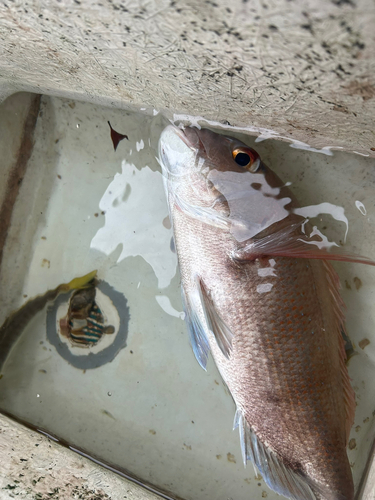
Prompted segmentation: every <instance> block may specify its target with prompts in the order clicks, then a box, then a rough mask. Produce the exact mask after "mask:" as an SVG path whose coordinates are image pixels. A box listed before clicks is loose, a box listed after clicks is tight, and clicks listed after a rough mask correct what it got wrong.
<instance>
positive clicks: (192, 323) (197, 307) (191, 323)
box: [182, 277, 233, 370]
mask: <svg viewBox="0 0 375 500" xmlns="http://www.w3.org/2000/svg"><path fill="white" fill-rule="evenodd" d="M195 283H196V287H195V289H193V290H191V291H189V292H188V293H186V292H185V290H184V287H182V303H183V307H184V311H185V321H186V325H187V327H188V331H189V337H190V341H191V345H192V347H193V351H194V354H195V357H196V358H197V361H198V363H199V364H200V365H201V367H202V368H203V369H204V370H205V369H206V366H207V358H208V353H209V351H210V344H209V340H208V334H209V332H210V331H211V332H212V334H213V335H214V337H215V340H216V342H217V345H218V346H219V348H220V350H221V352H222V353H223V355H224V356H225V357H226V358H229V355H230V351H231V348H232V338H233V334H232V332H231V330H230V329H229V328H228V326H227V325H226V323H225V322H224V321H223V320H222V318H221V317H220V315H219V314H218V312H217V311H216V309H215V305H214V303H213V301H212V299H211V297H210V294H209V292H208V291H207V290H206V287H205V285H204V283H203V281H202V280H201V279H200V278H199V277H196V280H195ZM199 311H202V312H203V315H204V318H202V317H201V316H200V315H199Z"/></svg>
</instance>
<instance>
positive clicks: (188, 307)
mask: <svg viewBox="0 0 375 500" xmlns="http://www.w3.org/2000/svg"><path fill="white" fill-rule="evenodd" d="M197 292H198V291H197ZM199 300H200V299H199V294H198V293H195V294H194V292H190V293H188V294H186V293H185V290H184V287H182V305H183V308H184V312H185V322H186V326H187V329H188V332H189V337H190V342H191V346H192V348H193V352H194V354H195V357H196V358H197V361H198V363H199V364H200V366H201V367H202V368H203V370H206V366H207V358H208V353H209V352H210V344H209V342H208V337H207V331H206V327H205V325H204V324H203V322H202V321H201V319H200V317H199V315H198V310H199V307H198V304H197V301H198V302H199Z"/></svg>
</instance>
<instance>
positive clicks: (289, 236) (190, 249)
mask: <svg viewBox="0 0 375 500" xmlns="http://www.w3.org/2000/svg"><path fill="white" fill-rule="evenodd" d="M159 152H160V160H161V164H162V167H163V174H164V181H165V187H166V193H167V198H168V203H169V209H170V216H171V220H172V224H173V231H174V238H175V246H176V251H177V255H178V259H179V266H180V272H181V283H182V296H183V302H184V309H185V312H186V323H187V326H188V330H189V334H190V339H191V342H192V346H193V350H194V353H195V356H196V358H197V360H198V362H199V363H200V365H201V366H202V367H203V368H205V367H206V363H207V356H208V353H209V351H211V352H212V355H213V358H214V360H215V363H216V365H217V367H218V369H219V371H220V373H221V375H222V377H223V380H224V381H225V383H226V384H227V386H228V388H229V391H230V393H231V395H232V397H233V399H234V401H235V404H236V407H237V411H236V416H235V427H239V433H240V440H241V449H242V454H243V459H244V462H245V463H246V461H247V460H251V461H252V462H253V464H254V465H255V466H256V468H257V469H258V470H259V472H260V473H261V474H262V476H263V478H264V480H265V481H266V483H267V484H268V486H269V487H270V488H271V489H273V490H274V491H276V492H277V493H279V494H281V495H284V496H285V497H287V498H292V499H295V500H314V499H315V500H318V499H321V500H323V499H324V500H353V498H354V487H353V479H352V473H351V469H350V465H349V461H348V457H347V454H346V445H347V442H348V436H349V432H350V428H351V426H352V424H353V419H354V411H355V401H354V392H353V389H352V387H351V385H350V380H349V376H348V371H347V368H346V365H345V360H346V354H345V348H344V340H343V337H342V332H344V314H343V302H342V299H341V297H340V294H339V279H338V276H337V274H336V272H335V271H334V269H333V267H332V266H331V265H330V264H329V263H328V260H346V261H353V262H362V263H368V264H372V265H375V263H374V262H373V261H371V260H370V259H367V258H366V257H361V256H354V255H350V254H347V253H345V252H344V251H342V249H338V250H337V251H336V252H335V253H333V252H329V251H328V249H325V248H324V237H322V236H321V235H319V233H317V232H316V231H312V229H311V227H310V225H309V222H308V221H307V220H306V219H305V218H303V217H301V216H299V215H297V214H296V213H295V210H296V209H297V208H298V207H299V205H298V202H297V200H296V199H295V197H294V196H293V194H292V192H291V191H290V190H289V188H288V187H286V186H285V185H284V183H283V182H282V181H281V180H280V179H279V178H278V177H277V176H276V175H275V174H274V172H272V171H271V170H270V169H269V168H268V167H267V166H266V165H264V163H263V162H262V160H261V159H260V157H259V156H258V154H257V153H256V151H254V150H253V149H251V148H249V147H248V146H246V145H245V144H243V143H242V142H240V141H238V140H236V139H233V138H230V137H226V136H222V135H218V134H216V133H214V132H211V131H209V130H197V129H195V128H186V129H185V130H181V129H178V128H176V127H172V126H168V127H167V128H166V129H165V130H164V131H163V133H162V135H161V138H160V143H159Z"/></svg>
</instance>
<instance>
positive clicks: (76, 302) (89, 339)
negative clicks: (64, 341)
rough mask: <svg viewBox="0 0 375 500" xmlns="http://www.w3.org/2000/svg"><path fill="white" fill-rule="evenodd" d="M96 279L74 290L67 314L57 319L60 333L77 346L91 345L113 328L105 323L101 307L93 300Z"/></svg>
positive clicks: (113, 330)
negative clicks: (84, 286)
mask: <svg viewBox="0 0 375 500" xmlns="http://www.w3.org/2000/svg"><path fill="white" fill-rule="evenodd" d="M96 285H97V282H96V280H95V279H94V280H92V281H91V282H90V285H89V286H88V287H86V288H83V289H79V290H77V291H75V292H74V293H73V294H72V296H71V298H70V300H69V308H68V312H67V314H66V315H65V316H64V318H61V319H60V321H59V324H60V334H61V335H62V336H63V337H66V338H68V339H69V340H70V342H71V343H72V345H74V346H77V347H93V346H95V345H97V344H98V342H99V341H100V340H101V338H102V337H103V335H104V334H112V333H114V332H115V328H114V327H113V326H112V325H105V320H104V316H103V313H102V311H101V309H100V308H99V306H98V304H97V303H96V301H95V298H96Z"/></svg>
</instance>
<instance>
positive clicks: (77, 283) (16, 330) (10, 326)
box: [0, 270, 97, 368]
mask: <svg viewBox="0 0 375 500" xmlns="http://www.w3.org/2000/svg"><path fill="white" fill-rule="evenodd" d="M96 274H97V271H96V270H95V271H92V272H90V273H88V274H85V275H84V276H81V277H78V278H74V279H72V280H71V281H70V282H69V283H62V284H60V285H59V286H57V287H56V288H54V289H53V290H47V291H46V292H45V293H44V294H43V295H37V296H36V297H33V298H32V299H30V300H28V301H27V302H26V303H25V304H24V305H23V306H21V307H20V308H19V309H17V310H15V311H13V312H12V313H11V314H10V315H9V316H8V317H7V318H6V320H5V321H4V323H3V324H2V325H1V327H0V368H1V367H2V366H3V364H4V362H5V360H6V358H7V356H8V354H9V352H10V350H11V348H12V347H13V345H14V344H15V343H16V342H17V340H18V339H19V337H20V336H21V334H22V332H23V331H24V329H25V327H26V326H27V324H28V323H29V322H30V321H31V320H32V319H33V317H34V316H35V315H36V314H37V313H38V312H39V311H42V310H43V309H44V307H45V306H46V304H47V303H48V302H51V301H53V300H55V299H56V298H57V297H58V296H59V295H60V294H64V293H69V292H71V291H72V290H76V289H85V288H87V287H90V286H91V283H92V281H93V280H95V277H96Z"/></svg>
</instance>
